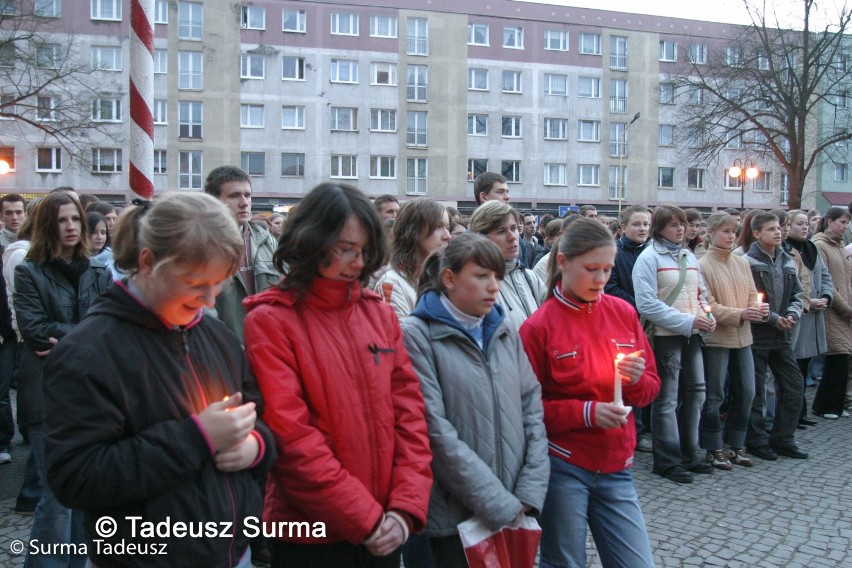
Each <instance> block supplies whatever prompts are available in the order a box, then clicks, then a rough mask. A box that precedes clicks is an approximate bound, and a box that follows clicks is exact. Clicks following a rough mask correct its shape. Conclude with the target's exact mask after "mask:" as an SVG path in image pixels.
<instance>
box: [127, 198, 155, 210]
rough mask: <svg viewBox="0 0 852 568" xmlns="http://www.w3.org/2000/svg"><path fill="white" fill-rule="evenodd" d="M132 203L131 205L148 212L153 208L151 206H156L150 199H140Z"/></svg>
mask: <svg viewBox="0 0 852 568" xmlns="http://www.w3.org/2000/svg"><path fill="white" fill-rule="evenodd" d="M130 203H131V204H133V205H135V206H136V207H141V208H142V209H144V210H145V211H147V210H148V209H150V208H151V205H153V204H154V202H153V201H151V200H149V199H139V198H137V199H134V200H133V201H131V202H130Z"/></svg>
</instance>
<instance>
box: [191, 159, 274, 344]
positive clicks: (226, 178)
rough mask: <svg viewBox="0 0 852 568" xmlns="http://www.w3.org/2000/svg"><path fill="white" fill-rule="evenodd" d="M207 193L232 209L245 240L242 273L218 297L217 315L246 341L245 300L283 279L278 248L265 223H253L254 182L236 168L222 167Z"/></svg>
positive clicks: (213, 174) (212, 176) (209, 182)
mask: <svg viewBox="0 0 852 568" xmlns="http://www.w3.org/2000/svg"><path fill="white" fill-rule="evenodd" d="M204 191H205V192H206V193H209V194H210V195H212V196H213V197H215V198H217V199H219V200H220V201H221V202H222V203H224V204H225V205H226V206H227V207H228V209H230V210H231V211H232V212H233V214H234V217H236V219H237V223H238V224H239V227H240V232H241V233H242V236H243V247H244V248H243V255H242V257H241V260H240V269H239V270H238V271H237V273H236V274H234V276H232V277H231V278H229V279H228V281H227V282H225V285H224V286H223V287H222V292H221V293H220V294H219V295H218V296H217V297H216V312H217V314H218V316H219V319H220V320H222V321H223V322H224V323H225V324H226V325H227V326H228V327H229V328H231V330H232V331H233V332H234V333H236V334H237V337H239V339H240V342H241V343H242V341H243V320H245V317H246V311H245V308H243V299H244V298H246V297H247V296H251V295H252V294H256V293H257V292H262V291H263V290H265V289H267V288H269V287H270V286H272V285H274V284H275V283H276V282H278V280H279V279H280V277H281V274H280V273H279V272H278V270H276V268H275V264H274V263H273V262H272V255H273V254H274V253H275V249H276V248H277V246H278V244H277V242H276V240H275V237H273V236H272V233H270V232H269V229H267V227H266V223H264V222H252V221H251V178H249V175H248V174H247V173H246V172H244V171H243V170H241V169H240V168H238V167H236V166H220V167H218V168H215V169H214V170H213V171H211V172H210V174H209V175H208V176H207V179H206V180H205V182H204Z"/></svg>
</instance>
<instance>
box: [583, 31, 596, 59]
mask: <svg viewBox="0 0 852 568" xmlns="http://www.w3.org/2000/svg"><path fill="white" fill-rule="evenodd" d="M580 53H582V54H584V55H600V54H601V36H600V34H580Z"/></svg>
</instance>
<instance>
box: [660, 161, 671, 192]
mask: <svg viewBox="0 0 852 568" xmlns="http://www.w3.org/2000/svg"><path fill="white" fill-rule="evenodd" d="M667 173H670V174H671V176H667V175H665V174H667ZM669 177H670V179H671V185H664V183H665V182H667V180H668V179H669ZM674 187H675V169H674V168H673V167H671V166H660V167H658V168H657V188H658V189H674Z"/></svg>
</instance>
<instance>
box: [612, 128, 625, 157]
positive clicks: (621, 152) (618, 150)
mask: <svg viewBox="0 0 852 568" xmlns="http://www.w3.org/2000/svg"><path fill="white" fill-rule="evenodd" d="M626 129H627V123H626V122H610V123H609V155H610V157H613V158H618V157H622V158H626V157H627V144H626V143H625V139H624V132H625V130H626Z"/></svg>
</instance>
